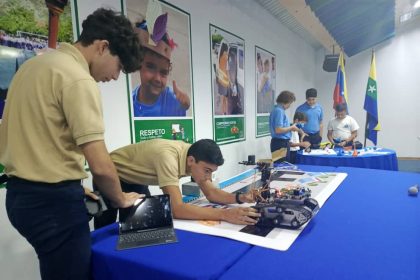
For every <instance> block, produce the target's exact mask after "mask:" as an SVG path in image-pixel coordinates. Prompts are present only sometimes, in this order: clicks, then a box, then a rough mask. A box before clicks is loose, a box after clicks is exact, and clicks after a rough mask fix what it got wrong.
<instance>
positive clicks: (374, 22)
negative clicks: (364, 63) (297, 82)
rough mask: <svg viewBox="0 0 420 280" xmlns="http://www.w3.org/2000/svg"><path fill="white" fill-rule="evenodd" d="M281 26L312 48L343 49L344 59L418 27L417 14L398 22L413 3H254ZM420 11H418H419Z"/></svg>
mask: <svg viewBox="0 0 420 280" xmlns="http://www.w3.org/2000/svg"><path fill="white" fill-rule="evenodd" d="M256 1H257V2H258V3H259V4H260V5H261V6H262V7H264V8H265V9H266V10H267V11H269V12H270V13H271V14H272V15H273V16H274V17H275V18H277V19H278V20H279V21H280V22H281V23H282V24H283V25H285V26H286V27H287V28H289V29H290V30H292V31H293V32H295V33H297V34H298V35H300V36H301V37H302V38H303V39H304V40H305V41H306V42H307V43H309V44H310V45H311V46H313V47H314V48H315V49H320V48H322V47H323V48H325V49H327V50H328V51H329V52H331V53H333V52H334V50H335V52H338V49H340V48H341V49H343V50H344V52H345V53H346V55H347V56H349V57H350V56H353V55H355V54H358V53H359V52H361V51H364V50H366V49H369V48H372V47H374V46H376V45H377V44H379V43H381V42H384V41H386V40H389V39H390V38H392V37H394V36H395V35H396V34H397V33H399V32H403V31H404V29H405V27H406V26H408V25H412V24H417V25H419V26H420V16H415V15H419V14H420V12H417V13H413V17H412V20H411V21H409V22H406V23H403V24H401V23H400V16H401V15H403V14H404V13H407V12H411V11H412V10H413V8H412V4H413V2H415V1H414V0H256ZM418 10H420V9H418Z"/></svg>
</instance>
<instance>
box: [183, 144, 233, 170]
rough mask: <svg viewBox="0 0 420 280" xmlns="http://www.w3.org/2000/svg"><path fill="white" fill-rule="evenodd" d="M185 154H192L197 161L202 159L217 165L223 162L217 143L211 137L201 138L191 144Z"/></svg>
mask: <svg viewBox="0 0 420 280" xmlns="http://www.w3.org/2000/svg"><path fill="white" fill-rule="evenodd" d="M187 156H193V157H194V159H195V160H196V161H197V162H199V161H204V162H206V163H211V164H216V165H217V166H220V165H223V163H224V162H225V159H224V158H223V155H222V151H220V148H219V145H217V144H216V142H214V141H213V140H211V139H201V140H198V141H197V142H195V143H194V144H192V145H191V147H190V148H189V149H188V152H187Z"/></svg>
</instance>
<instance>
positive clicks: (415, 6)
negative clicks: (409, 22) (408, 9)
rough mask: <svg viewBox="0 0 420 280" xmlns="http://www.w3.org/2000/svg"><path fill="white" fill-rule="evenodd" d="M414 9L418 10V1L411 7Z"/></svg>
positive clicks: (419, 5)
mask: <svg viewBox="0 0 420 280" xmlns="http://www.w3.org/2000/svg"><path fill="white" fill-rule="evenodd" d="M413 7H414V9H417V8H420V0H417V1H416V3H414V5H413Z"/></svg>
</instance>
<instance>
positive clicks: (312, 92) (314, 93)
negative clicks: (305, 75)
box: [306, 88, 318, 99]
mask: <svg viewBox="0 0 420 280" xmlns="http://www.w3.org/2000/svg"><path fill="white" fill-rule="evenodd" d="M317 95H318V93H317V91H316V89H314V88H308V89H307V90H306V99H308V98H310V97H317Z"/></svg>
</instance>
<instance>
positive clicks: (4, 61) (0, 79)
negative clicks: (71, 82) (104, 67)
mask: <svg viewBox="0 0 420 280" xmlns="http://www.w3.org/2000/svg"><path fill="white" fill-rule="evenodd" d="M49 2H50V5H54V1H49ZM58 8H60V7H58ZM0 17H1V20H0V73H1V75H0V120H1V118H2V115H3V109H4V106H5V102H6V97H7V92H8V89H9V84H10V82H11V81H12V78H13V76H14V75H15V73H16V72H17V70H18V69H19V67H20V66H21V65H22V64H23V63H24V62H25V61H26V60H28V59H29V58H31V57H33V56H35V55H37V54H39V53H42V52H44V51H45V50H46V49H47V47H48V7H47V5H46V1H45V0H27V1H23V0H21V1H0ZM57 31H58V34H57V35H58V42H69V43H71V42H73V30H72V22H71V9H70V4H68V5H67V6H65V7H64V9H63V12H62V13H61V14H60V16H59V28H58V30H57Z"/></svg>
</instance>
